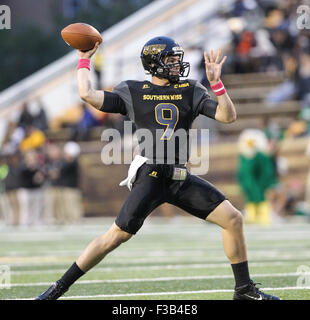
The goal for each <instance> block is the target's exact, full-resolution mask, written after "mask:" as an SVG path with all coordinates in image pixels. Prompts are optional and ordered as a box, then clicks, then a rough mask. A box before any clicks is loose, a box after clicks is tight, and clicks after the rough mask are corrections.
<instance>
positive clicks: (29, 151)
mask: <svg viewBox="0 0 310 320" xmlns="http://www.w3.org/2000/svg"><path fill="white" fill-rule="evenodd" d="M2 4H5V5H8V6H9V7H10V9H11V29H10V30H0V39H1V51H0V61H1V66H0V67H1V73H0V145H1V151H0V220H1V223H3V224H8V225H40V224H69V223H70V224H71V223H79V222H81V220H82V219H83V218H84V217H102V216H107V217H115V216H116V215H117V214H118V212H119V210H120V208H121V205H122V203H123V202H124V200H125V198H126V197H127V195H128V190H127V188H125V187H119V182H120V181H121V180H123V179H124V178H125V177H126V176H127V170H128V165H105V164H103V163H102V162H101V150H102V148H103V146H104V142H102V141H100V140H101V139H100V137H101V133H102V131H103V130H104V129H106V128H116V129H118V130H120V132H122V129H123V122H124V120H128V119H126V118H125V117H123V116H121V115H115V114H106V113H102V112H99V111H98V112H97V111H96V110H95V109H93V108H91V107H90V106H88V105H86V104H82V101H81V99H80V98H79V95H78V90H77V81H76V65H77V61H78V55H77V52H76V50H72V49H71V48H70V47H68V46H67V45H66V44H65V43H64V41H63V40H62V38H61V36H60V31H61V30H62V29H63V28H64V27H65V26H67V25H68V24H71V23H74V22H85V23H88V24H91V25H93V26H94V27H96V28H97V29H98V30H99V31H100V32H102V36H103V44H102V45H101V47H100V50H98V52H97V53H96V55H95V56H94V57H93V59H92V64H93V68H92V75H91V76H92V80H93V84H94V86H96V87H97V88H101V89H104V90H112V89H113V87H114V86H115V85H116V84H118V83H119V82H120V81H122V80H128V79H136V80H143V79H145V78H146V77H148V76H146V75H145V74H144V70H143V68H142V65H141V62H140V59H139V55H140V51H141V48H142V46H143V44H144V43H145V42H146V41H147V40H148V39H150V38H152V37H155V36H158V35H165V36H169V37H172V38H174V39H175V40H176V41H178V42H179V43H180V44H181V45H182V46H183V47H184V49H185V57H184V60H185V61H188V62H190V64H191V73H190V76H189V77H190V78H192V79H197V80H199V81H201V83H202V84H203V85H204V86H205V87H206V88H209V83H208V81H207V79H206V76H205V71H204V61H203V51H204V50H207V51H209V50H211V49H213V50H217V49H221V50H222V52H223V54H224V55H227V61H226V63H225V65H224V69H223V76H222V80H223V82H224V84H225V86H226V88H227V89H228V92H229V94H230V96H231V98H232V100H233V101H234V103H235V106H236V108H237V113H238V119H237V121H236V122H235V123H232V124H221V123H216V122H215V121H212V120H210V119H208V118H206V117H203V116H201V117H198V118H197V119H196V120H195V123H194V126H193V127H194V128H198V129H199V128H209V129H210V135H209V140H210V141H209V142H210V145H209V146H207V145H204V144H203V143H202V145H201V148H209V160H210V163H209V172H208V174H206V175H204V176H202V177H203V178H205V179H207V180H209V181H210V182H212V183H213V184H214V185H216V186H217V187H218V188H219V189H220V190H222V191H223V192H224V193H225V194H226V196H227V197H228V198H229V199H230V201H231V202H232V203H233V204H234V205H235V206H236V207H237V208H239V209H240V210H242V211H243V212H244V214H245V217H246V222H247V223H253V224H262V225H270V224H276V223H281V222H289V221H292V220H294V219H302V221H310V218H309V217H310V209H309V208H310V178H308V171H309V168H310V144H309V142H310V136H309V133H310V30H309V29H298V28H297V19H298V17H299V15H298V13H297V8H298V6H299V5H302V4H306V5H310V3H309V1H297V0H281V1H280V0H279V1H276V0H222V1H220V2H219V1H217V0H208V1H205V0H155V1H151V0H122V1H120V0H113V1H112V0H53V1H52V0H41V1H35V0H27V1H13V0H12V1H2ZM309 19H310V18H309ZM213 98H215V97H214V96H213ZM128 138H130V137H126V136H122V139H124V141H126V139H128ZM189 167H190V164H189ZM176 214H178V215H179V214H181V215H186V214H185V213H184V212H183V211H181V210H179V209H177V208H174V207H172V206H170V205H168V204H167V205H166V204H165V205H163V206H161V207H160V208H158V209H157V210H156V211H155V212H154V215H158V216H165V217H173V216H175V215H176Z"/></svg>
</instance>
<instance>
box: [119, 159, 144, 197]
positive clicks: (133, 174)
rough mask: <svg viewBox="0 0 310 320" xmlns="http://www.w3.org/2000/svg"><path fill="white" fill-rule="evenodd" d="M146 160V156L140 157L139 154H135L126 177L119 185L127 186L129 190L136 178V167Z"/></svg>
mask: <svg viewBox="0 0 310 320" xmlns="http://www.w3.org/2000/svg"><path fill="white" fill-rule="evenodd" d="M147 160H148V158H146V157H142V156H140V155H136V156H135V158H134V159H133V161H132V162H131V164H130V167H129V170H128V177H127V178H126V179H125V180H123V181H121V182H120V184H119V185H120V186H127V187H128V189H129V190H130V191H131V188H132V184H133V183H134V182H135V180H136V174H137V171H138V169H139V168H140V167H141V166H142V165H143V164H144V163H145V162H146V161H147Z"/></svg>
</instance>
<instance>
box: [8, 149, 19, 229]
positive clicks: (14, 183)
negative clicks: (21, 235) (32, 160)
mask: <svg viewBox="0 0 310 320" xmlns="http://www.w3.org/2000/svg"><path fill="white" fill-rule="evenodd" d="M6 154H7V165H8V174H7V176H6V178H5V180H4V183H5V191H6V196H7V200H8V204H9V205H8V209H7V224H10V225H18V224H19V210H20V206H19V202H18V196H17V194H18V189H19V188H20V186H21V184H20V183H21V181H20V174H21V170H20V169H21V168H20V161H21V157H20V154H19V152H18V151H16V150H14V149H12V148H9V147H7V148H6Z"/></svg>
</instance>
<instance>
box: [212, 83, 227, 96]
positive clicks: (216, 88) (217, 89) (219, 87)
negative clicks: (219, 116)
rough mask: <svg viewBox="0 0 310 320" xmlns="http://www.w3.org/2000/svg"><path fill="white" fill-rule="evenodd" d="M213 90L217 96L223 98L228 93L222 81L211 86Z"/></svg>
mask: <svg viewBox="0 0 310 320" xmlns="http://www.w3.org/2000/svg"><path fill="white" fill-rule="evenodd" d="M211 89H212V91H213V92H214V94H215V95H216V96H221V95H222V94H224V93H225V92H226V89H225V87H224V84H223V82H222V81H220V82H218V83H217V84H214V85H211Z"/></svg>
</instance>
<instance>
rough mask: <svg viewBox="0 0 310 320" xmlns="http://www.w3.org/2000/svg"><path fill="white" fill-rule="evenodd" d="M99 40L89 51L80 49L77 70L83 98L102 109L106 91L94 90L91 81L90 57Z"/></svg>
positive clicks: (80, 93) (80, 92)
mask: <svg viewBox="0 0 310 320" xmlns="http://www.w3.org/2000/svg"><path fill="white" fill-rule="evenodd" d="M98 46H99V42H97V43H96V45H95V47H94V48H93V49H92V50H90V51H87V52H83V51H81V50H79V51H78V52H79V57H80V60H79V64H78V71H77V79H78V88H79V95H80V97H81V99H82V100H83V101H85V102H87V103H89V104H91V105H92V106H93V107H95V108H96V109H100V108H101V107H102V105H103V100H104V91H103V90H94V89H93V88H92V86H91V81H90V59H91V57H92V56H93V55H94V53H95V52H96V50H97V49H98Z"/></svg>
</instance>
